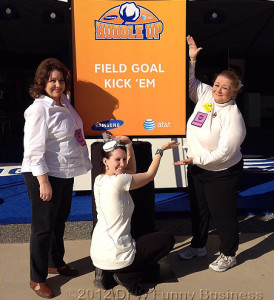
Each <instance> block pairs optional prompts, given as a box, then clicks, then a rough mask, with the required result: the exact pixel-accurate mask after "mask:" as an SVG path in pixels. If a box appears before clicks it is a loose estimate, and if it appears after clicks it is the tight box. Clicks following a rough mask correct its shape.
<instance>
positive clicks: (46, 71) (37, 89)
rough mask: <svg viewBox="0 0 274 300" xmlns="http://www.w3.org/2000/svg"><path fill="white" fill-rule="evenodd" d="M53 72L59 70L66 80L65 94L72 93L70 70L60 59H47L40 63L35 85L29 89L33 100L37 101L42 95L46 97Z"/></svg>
mask: <svg viewBox="0 0 274 300" xmlns="http://www.w3.org/2000/svg"><path fill="white" fill-rule="evenodd" d="M53 70H58V71H60V72H61V73H62V74H63V76H64V80H65V91H64V92H65V93H67V92H70V88H71V72H70V70H69V69H68V68H67V67H66V66H65V65H64V64H63V63H61V62H60V61H59V60H58V59H56V58H47V59H45V60H43V61H42V62H41V63H40V65H39V66H38V68H37V70H36V73H35V76H34V81H33V84H32V86H31V87H30V89H29V94H30V96H31V97H32V98H34V99H35V98H38V97H40V96H41V95H45V87H46V84H47V81H48V79H49V78H50V73H51V72H52V71H53Z"/></svg>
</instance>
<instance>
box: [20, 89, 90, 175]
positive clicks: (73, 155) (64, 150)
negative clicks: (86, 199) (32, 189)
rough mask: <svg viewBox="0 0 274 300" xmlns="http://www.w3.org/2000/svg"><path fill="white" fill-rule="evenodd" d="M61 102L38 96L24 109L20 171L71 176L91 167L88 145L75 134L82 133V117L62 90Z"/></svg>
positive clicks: (80, 173) (84, 171)
mask: <svg viewBox="0 0 274 300" xmlns="http://www.w3.org/2000/svg"><path fill="white" fill-rule="evenodd" d="M61 104H62V105H63V106H62V107H60V106H58V105H56V102H55V101H54V100H53V99H52V98H50V97H48V96H41V97H40V98H38V99H35V101H34V102H33V104H32V105H30V106H29V107H28V108H27V109H26V111H25V113H24V117H25V127H24V133H25V135H24V159H23V163H22V169H21V172H32V174H33V175H34V176H39V175H43V174H46V173H48V175H50V176H54V177H59V178H72V177H75V176H78V175H82V174H85V173H87V172H88V171H89V170H90V169H91V167H92V165H91V162H90V160H89V157H88V149H87V146H86V145H84V146H81V145H80V143H79V142H78V140H77V138H76V135H75V131H76V130H80V132H81V133H82V136H83V137H84V134H83V123H82V120H81V118H80V116H79V115H78V114H77V112H76V111H75V110H74V108H73V107H72V106H71V104H70V103H69V101H68V99H67V98H66V96H65V95H64V94H63V95H62V96H61ZM82 143H83V144H85V142H84V140H83V141H82Z"/></svg>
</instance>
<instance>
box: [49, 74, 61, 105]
mask: <svg viewBox="0 0 274 300" xmlns="http://www.w3.org/2000/svg"><path fill="white" fill-rule="evenodd" d="M65 87H66V84H65V80H64V75H63V73H62V72H60V71H58V70H53V71H52V72H51V73H50V76H49V79H48V82H47V83H46V86H45V92H46V93H47V95H48V96H49V97H50V98H52V99H53V100H55V102H56V103H57V104H58V105H59V104H60V97H61V95H62V93H63V92H64V90H65Z"/></svg>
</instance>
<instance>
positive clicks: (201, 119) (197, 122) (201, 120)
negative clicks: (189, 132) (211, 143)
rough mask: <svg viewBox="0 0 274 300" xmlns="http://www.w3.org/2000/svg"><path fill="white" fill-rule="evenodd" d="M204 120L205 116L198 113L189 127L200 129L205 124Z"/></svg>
mask: <svg viewBox="0 0 274 300" xmlns="http://www.w3.org/2000/svg"><path fill="white" fill-rule="evenodd" d="M206 118H207V114H205V113H202V112H198V113H197V115H196V117H195V118H194V120H193V121H192V122H191V125H194V126H197V127H202V126H203V125H204V123H205V120H206Z"/></svg>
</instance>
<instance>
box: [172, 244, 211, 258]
mask: <svg viewBox="0 0 274 300" xmlns="http://www.w3.org/2000/svg"><path fill="white" fill-rule="evenodd" d="M205 255H206V248H205V247H203V248H192V247H190V246H188V247H186V248H184V249H183V250H182V251H181V252H179V253H178V256H179V257H180V258H181V259H192V258H193V257H196V256H197V257H202V256H205Z"/></svg>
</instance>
